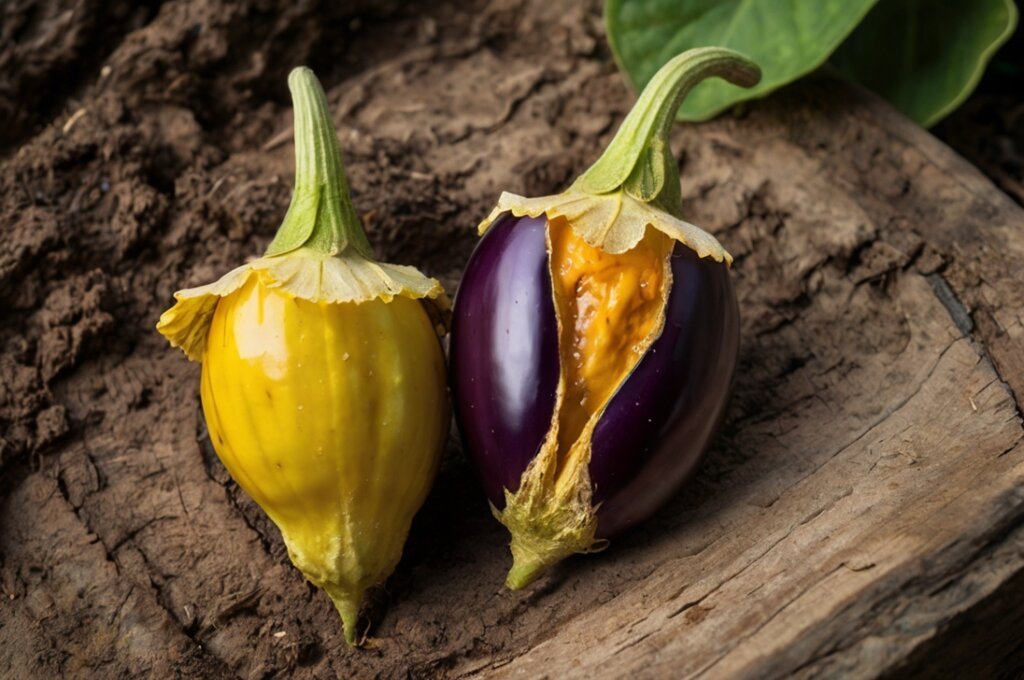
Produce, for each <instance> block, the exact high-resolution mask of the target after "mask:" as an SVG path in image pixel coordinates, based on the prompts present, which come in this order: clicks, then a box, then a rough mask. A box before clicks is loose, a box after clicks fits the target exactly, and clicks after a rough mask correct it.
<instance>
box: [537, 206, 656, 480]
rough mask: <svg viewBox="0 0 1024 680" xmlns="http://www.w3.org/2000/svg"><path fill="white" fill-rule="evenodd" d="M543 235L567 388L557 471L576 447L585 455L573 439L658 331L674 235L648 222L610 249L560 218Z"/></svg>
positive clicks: (561, 421)
mask: <svg viewBox="0 0 1024 680" xmlns="http://www.w3.org/2000/svg"><path fill="white" fill-rule="evenodd" d="M548 241H549V243H550V255H549V257H550V260H551V280H552V282H553V283H554V297H555V309H556V310H557V313H558V317H559V322H560V323H559V329H560V332H559V335H560V338H559V358H560V360H561V367H562V380H563V381H564V388H565V391H564V394H563V397H562V401H561V404H560V405H559V406H560V408H559V409H558V417H559V427H558V450H559V459H560V464H559V469H560V470H561V469H563V468H564V467H566V466H567V465H568V464H569V461H567V458H568V457H569V456H571V455H572V453H573V452H574V451H575V452H577V455H584V454H589V451H587V450H586V449H585V448H581V447H577V448H576V449H575V450H574V448H573V445H574V444H576V442H577V441H578V440H579V437H580V435H581V434H582V433H583V430H584V428H585V427H586V424H587V422H588V421H589V420H590V419H591V418H593V417H594V416H599V415H600V413H601V411H602V410H604V407H605V405H606V404H607V403H608V400H609V399H611V396H612V394H614V393H615V391H616V390H617V389H618V388H619V385H620V384H622V381H623V380H625V378H626V376H628V375H629V374H630V372H631V371H632V370H633V367H634V366H636V364H637V362H639V361H640V358H641V357H643V355H644V352H645V351H646V350H647V347H648V346H650V344H651V342H652V341H653V339H654V338H655V337H656V336H657V334H658V333H660V331H661V326H662V324H663V323H664V307H665V291H666V289H667V287H668V285H667V284H668V282H669V276H670V274H669V271H668V264H667V259H668V253H669V251H670V250H671V248H672V241H671V239H669V238H668V237H667V236H665V235H664V234H661V233H659V232H657V231H654V230H653V229H648V231H647V235H646V236H645V237H644V239H643V240H642V241H641V242H640V243H638V244H637V245H636V246H635V247H634V248H633V249H632V250H628V251H626V252H625V253H620V254H617V255H613V254H611V253H606V252H604V251H603V250H601V249H600V248H595V247H593V246H591V245H589V244H588V243H587V242H586V241H584V240H583V239H582V238H580V237H579V236H576V234H574V233H573V231H572V229H571V228H570V227H569V226H568V224H567V222H566V221H565V219H564V218H563V219H558V220H553V221H551V222H549V224H548ZM586 457H587V458H588V459H589V455H587V456H586ZM584 462H586V461H584Z"/></svg>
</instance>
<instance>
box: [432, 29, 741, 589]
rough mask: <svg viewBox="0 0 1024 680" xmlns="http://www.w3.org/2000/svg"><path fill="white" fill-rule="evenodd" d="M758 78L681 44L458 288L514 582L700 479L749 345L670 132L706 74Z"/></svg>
mask: <svg viewBox="0 0 1024 680" xmlns="http://www.w3.org/2000/svg"><path fill="white" fill-rule="evenodd" d="M713 75H716V76H721V77H723V78H725V79H727V80H729V81H730V82H733V83H736V84H739V85H744V86H751V85H753V84H755V83H756V82H757V81H758V79H759V77H760V72H759V70H758V68H757V66H756V65H754V64H753V63H752V62H750V61H749V60H747V59H746V58H744V57H742V56H741V55H738V54H737V53H735V52H732V51H731V50H726V49H722V48H701V49H698V50H690V51H688V52H685V53H683V54H681V55H679V56H678V57H676V58H675V59H673V60H672V61H670V62H669V63H668V64H666V66H665V67H663V69H662V70H661V71H659V72H658V74H656V75H655V77H654V78H653V79H652V80H651V82H650V84H649V85H648V86H647V88H645V90H644V91H643V93H642V94H641V96H640V98H639V100H638V102H637V104H636V105H635V106H634V108H633V110H632V111H631V113H630V114H629V116H628V117H627V118H626V120H625V121H624V122H623V124H622V126H621V127H620V129H619V131H618V133H617V134H616V136H615V138H614V139H613V140H612V142H611V143H610V144H609V146H608V148H607V149H606V151H605V152H604V154H603V155H602V156H601V158H600V159H598V161H597V162H596V163H595V164H594V165H593V166H591V168H590V169H589V170H587V171H586V172H585V173H584V174H583V175H581V176H580V177H579V178H578V179H577V180H576V181H575V182H574V183H573V184H572V185H571V186H570V187H569V188H568V189H567V190H566V191H564V192H563V193H561V194H557V195H553V196H544V197H540V198H522V197H519V196H515V195H513V194H509V193H504V194H502V196H501V198H500V199H499V201H498V205H497V207H495V209H494V210H493V211H492V212H491V214H490V215H489V216H488V218H487V219H485V220H484V221H483V222H482V223H481V225H480V231H481V233H482V234H483V238H482V239H481V241H480V242H479V244H478V245H477V247H476V249H475V250H474V252H473V254H472V256H471V257H470V260H469V263H468V265H467V267H466V269H465V272H464V275H463V279H462V282H461V284H460V286H459V290H458V294H457V295H456V298H455V303H454V309H453V318H452V329H451V340H450V343H451V344H450V362H449V365H450V386H451V390H452V396H453V401H454V410H455V418H456V423H457V425H458V428H459V433H460V436H461V438H462V442H463V445H464V448H465V449H466V450H467V451H468V453H469V455H470V457H471V459H472V460H473V463H474V465H475V467H476V468H477V471H478V473H479V477H480V480H481V483H482V485H483V488H484V491H485V493H486V495H487V497H488V499H489V501H490V503H491V506H492V511H493V512H494V515H495V517H497V518H498V519H499V521H501V522H502V523H503V524H504V525H505V526H506V527H507V528H508V529H509V532H510V533H511V550H512V555H513V562H514V563H513V567H512V569H511V570H510V572H509V575H508V578H507V580H506V584H507V585H508V586H509V587H511V588H522V587H524V586H526V585H528V584H529V583H530V582H532V581H533V580H535V579H536V578H538V577H539V576H540V575H541V574H542V573H544V571H545V570H547V569H548V568H549V567H550V566H552V565H553V564H556V563H557V562H559V561H560V560H562V559H564V558H565V557H566V556H568V555H570V554H572V553H577V552H593V551H595V550H597V549H599V548H600V547H601V546H603V545H604V544H606V543H607V540H608V539H609V538H611V537H613V536H615V535H616V534H618V533H620V532H622V531H624V530H626V529H628V528H629V527H632V526H633V525H635V524H636V523H638V522H640V521H642V520H643V519H645V518H647V517H648V516H650V515H651V514H652V513H653V512H655V511H656V510H657V509H658V508H659V507H660V506H661V505H663V504H664V503H665V502H666V501H667V500H668V499H669V498H671V497H672V495H673V494H675V493H676V492H677V491H678V489H679V488H680V486H681V485H682V484H683V483H684V482H685V481H686V479H687V478H688V477H689V476H690V475H691V474H692V473H693V471H694V470H695V469H696V467H697V465H698V464H699V462H700V460H701V458H702V457H703V455H704V453H705V452H706V450H707V448H708V447H709V445H710V443H711V442H712V440H713V438H714V436H715V433H716V432H717V430H718V427H719V425H720V423H721V420H722V417H723V414H724V412H725V409H726V406H727V402H728V398H729V393H730V389H731V385H732V381H733V376H734V374H735V370H736V362H737V356H738V351H739V310H738V306H737V302H736V294H735V292H734V289H733V286H732V282H731V279H730V275H729V265H730V263H731V257H730V256H729V254H728V253H727V252H726V251H725V249H724V248H722V246H721V244H719V243H718V241H717V240H716V239H715V238H714V237H712V236H711V235H710V234H707V233H706V232H704V231H702V230H701V229H699V228H698V227H696V226H694V225H691V224H688V223H686V222H684V221H683V220H682V219H681V218H680V213H681V200H680V189H679V175H678V169H677V166H676V163H675V160H674V158H673V157H672V155H671V151H670V149H669V146H668V133H669V130H670V128H671V125H672V120H673V118H674V115H675V112H676V111H677V110H678V108H679V104H680V103H681V101H682V97H683V96H685V93H686V92H687V91H688V89H689V88H691V87H692V86H693V85H695V84H696V83H697V82H699V81H700V80H701V79H703V78H706V77H709V76H713Z"/></svg>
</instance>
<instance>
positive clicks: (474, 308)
mask: <svg viewBox="0 0 1024 680" xmlns="http://www.w3.org/2000/svg"><path fill="white" fill-rule="evenodd" d="M545 229H546V221H545V220H544V219H543V218H536V219H532V218H512V217H509V216H506V217H504V218H502V220H501V221H500V222H498V223H497V224H495V225H494V226H492V227H491V229H490V230H488V232H487V234H486V235H485V236H484V238H483V239H482V240H481V241H480V243H479V245H478V246H477V248H476V250H475V251H474V252H473V255H472V257H471V258H470V262H469V265H468V266H467V268H466V272H465V275H464V276H463V279H462V284H461V285H460V287H459V293H458V296H457V297H456V300H455V308H454V314H453V319H452V334H451V348H450V364H451V386H452V392H453V396H454V403H455V417H456V421H457V422H458V425H459V431H460V433H461V435H462V439H463V444H464V445H465V447H466V448H467V449H468V451H469V453H470V455H471V456H472V457H473V460H474V462H475V463H476V467H477V469H478V471H479V473H480V477H481V480H482V482H483V485H484V489H485V491H486V493H487V496H488V498H490V500H491V502H492V503H494V504H495V506H497V507H498V508H502V507H504V504H505V501H504V494H503V489H504V488H508V489H509V490H510V491H513V492H514V491H515V490H516V489H518V487H519V482H520V479H521V478H522V474H523V472H524V471H525V469H526V466H527V465H528V464H529V462H530V460H532V459H533V457H534V456H535V455H536V454H537V452H538V451H539V449H540V446H541V444H542V443H543V441H544V436H545V435H546V434H547V431H548V428H549V426H550V424H551V418H552V414H553V411H554V407H555V391H556V389H557V386H558V375H559V359H558V330H557V322H556V319H555V311H554V303H553V301H552V298H551V276H550V273H549V270H548V254H547V248H546V243H545V233H544V232H545ZM671 266H672V276H673V283H672V289H671V291H670V293H669V299H668V304H667V307H666V310H665V327H664V330H663V331H662V333H661V335H660V336H659V337H658V339H657V340H656V341H655V342H654V344H653V345H652V346H651V347H650V349H648V351H647V353H646V354H645V355H644V357H643V358H642V359H641V360H640V363H639V364H638V365H637V366H636V368H635V369H634V370H633V372H632V373H631V374H630V375H629V377H628V378H627V379H626V380H625V381H624V382H623V384H622V385H621V386H620V388H619V390H618V391H617V392H616V393H615V395H614V396H613V397H612V399H611V401H610V402H609V404H608V406H607V407H606V408H605V411H604V413H603V414H602V415H601V419H600V420H599V421H598V424H597V427H596V428H595V431H594V437H593V446H592V452H591V460H590V468H589V472H590V477H591V481H592V483H593V485H594V502H595V503H601V505H600V506H599V508H598V530H597V535H598V536H599V537H609V536H612V535H614V534H617V533H619V532H621V531H623V530H625V529H627V528H628V527H630V526H632V525H634V524H635V523H637V522H639V521H641V520H643V519H645V518H646V517H648V516H649V515H650V514H652V513H653V512H654V511H655V510H657V509H658V507H660V506H661V505H662V504H664V503H665V502H666V501H667V500H668V499H669V498H671V496H673V495H674V494H675V493H676V492H677V491H678V489H679V487H680V486H681V485H682V484H683V483H684V482H685V481H686V479H687V478H688V477H689V476H690V475H691V474H692V472H693V471H694V470H695V469H696V467H697V465H698V464H699V462H700V460H701V458H702V457H703V455H704V452H705V451H706V450H707V448H708V445H709V444H710V443H711V440H712V439H713V437H714V435H715V433H716V432H717V430H718V426H719V424H720V423H721V420H722V416H723V414H724V411H725V406H726V403H727V401H728V397H729V392H730V389H731V386H732V379H733V374H734V372H735V367H736V358H737V354H738V351H739V311H738V308H737V305H736V295H735V293H734V291H733V288H732V282H731V280H730V277H729V270H728V268H727V267H726V266H725V265H724V264H721V263H718V262H714V261H713V260H708V259H704V260H702V259H700V258H698V257H697V255H696V254H695V253H694V252H693V251H691V250H690V249H689V248H686V247H685V246H683V245H681V244H678V245H677V246H676V249H675V251H674V252H673V255H672V263H671Z"/></svg>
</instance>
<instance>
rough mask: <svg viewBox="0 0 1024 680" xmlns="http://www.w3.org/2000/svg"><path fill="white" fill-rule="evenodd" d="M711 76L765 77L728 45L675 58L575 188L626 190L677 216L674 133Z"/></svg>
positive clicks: (749, 81)
mask: <svg viewBox="0 0 1024 680" xmlns="http://www.w3.org/2000/svg"><path fill="white" fill-rule="evenodd" d="M712 76H718V77H720V78H724V79H725V80H727V81H729V82H730V83H733V84H734V85H740V86H742V87H752V86H754V85H756V84H757V83H758V81H760V80H761V69H760V68H758V66H757V64H755V63H754V62H752V61H750V60H749V59H747V58H746V57H744V56H743V55H742V54H740V53H738V52H734V51H732V50H729V49H726V48H724V47H701V48H697V49H692V50H687V51H686V52H683V53H682V54H680V55H679V56H677V57H675V58H674V59H672V60H671V61H669V62H668V63H667V64H665V65H664V66H662V67H661V70H659V71H658V72H657V73H656V74H655V76H654V77H653V78H651V80H650V82H649V83H647V86H646V87H645V88H644V90H643V92H641V93H640V97H639V99H637V102H636V104H635V105H634V106H633V109H632V110H631V111H630V112H629V115H628V116H627V117H626V120H624V121H623V123H622V126H621V127H620V128H619V131H618V132H617V133H616V135H615V138H614V139H612V141H611V143H610V144H609V145H608V148H607V149H605V151H604V153H603V154H601V157H600V158H598V159H597V162H595V163H594V164H593V165H592V166H590V168H589V169H588V170H587V171H586V172H584V173H583V174H582V175H580V176H579V178H578V179H577V180H576V181H575V182H574V183H573V185H572V187H571V188H570V191H571V190H576V191H581V192H584V193H588V194H608V193H611V192H614V191H618V190H622V191H625V192H626V193H627V194H629V195H630V196H632V197H633V198H635V199H637V200H639V201H642V202H643V203H651V204H654V205H656V206H657V207H659V208H661V209H662V210H664V211H665V212H667V213H669V214H670V215H674V216H676V217H678V216H679V214H680V211H681V207H682V206H681V196H680V192H679V168H678V167H677V165H676V161H675V158H673V156H672V150H671V148H670V146H669V133H670V132H671V130H672V124H673V122H675V117H676V111H678V110H679V106H680V105H681V104H682V102H683V99H684V98H685V97H686V95H687V93H688V92H689V91H690V90H692V89H693V88H694V86H695V85H697V83H699V82H700V81H702V80H704V79H705V78H710V77H712Z"/></svg>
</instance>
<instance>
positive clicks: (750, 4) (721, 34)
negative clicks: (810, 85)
mask: <svg viewBox="0 0 1024 680" xmlns="http://www.w3.org/2000/svg"><path fill="white" fill-rule="evenodd" d="M876 1H877V0H789V1H785V0H608V2H607V3H606V5H605V23H606V25H607V31H608V40H609V42H610V43H611V46H612V51H613V52H614V53H615V58H616V59H617V60H618V62H619V65H620V67H621V68H622V69H623V70H624V71H626V72H627V73H628V74H629V76H630V79H631V80H632V81H633V83H634V84H635V85H636V86H637V87H638V88H642V87H643V86H644V85H646V84H647V81H648V80H650V79H651V77H652V76H653V75H654V74H655V73H656V72H657V70H658V68H660V67H661V65H662V64H665V63H666V62H668V60H669V59H671V58H672V57H674V56H675V55H677V54H679V53H681V52H683V51H685V50H687V49H690V48H693V47H706V46H712V45H716V46H721V47H729V48H732V49H734V50H736V51H738V52H741V53H743V54H744V55H746V56H747V57H749V58H750V59H752V60H753V61H755V62H757V64H758V65H760V66H761V70H762V72H763V78H762V80H761V83H760V84H759V85H758V86H756V87H753V88H750V89H749V90H743V89H741V88H739V87H736V86H734V85H729V84H728V83H725V82H721V81H714V80H713V81H706V82H703V83H701V84H700V85H698V86H697V87H696V88H694V90H693V92H691V93H690V95H689V96H688V97H687V99H686V101H685V102H684V103H683V106H682V108H681V109H680V113H679V117H680V118H681V119H682V120H707V119H708V118H711V117H712V116H714V115H715V114H716V113H719V112H721V111H722V110H724V109H726V108H728V107H729V106H732V105H733V104H735V103H737V102H740V101H743V100H746V99H752V98H755V97H759V96H764V95H766V94H768V93H769V92H771V91H772V90H775V89H777V88H779V87H782V86H783V85H785V84H787V83H790V82H792V81H794V80H796V79H797V78H799V77H801V76H803V75H804V74H806V73H809V72H810V71H813V70H814V69H816V68H817V67H818V66H820V65H821V64H822V63H823V62H824V61H825V60H826V59H828V57H829V55H831V54H832V52H833V51H835V49H836V48H837V47H838V46H839V45H840V43H842V42H843V40H844V39H845V38H846V37H847V36H848V35H849V34H850V33H851V32H852V31H853V29H854V28H855V27H856V26H857V25H858V24H859V23H860V21H861V20H862V19H863V18H864V16H865V15H866V14H867V13H868V10H870V9H871V7H872V5H874V4H875V2H876ZM883 1H888V0H883Z"/></svg>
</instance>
